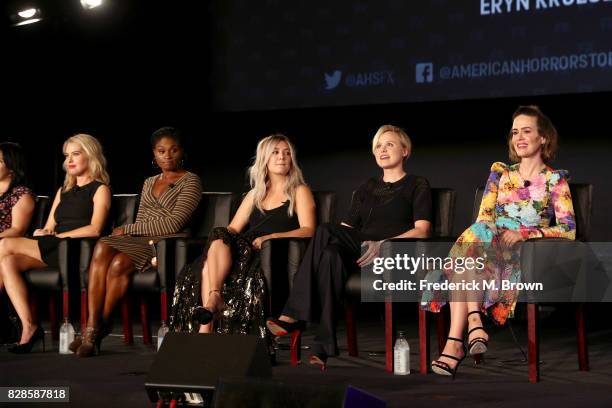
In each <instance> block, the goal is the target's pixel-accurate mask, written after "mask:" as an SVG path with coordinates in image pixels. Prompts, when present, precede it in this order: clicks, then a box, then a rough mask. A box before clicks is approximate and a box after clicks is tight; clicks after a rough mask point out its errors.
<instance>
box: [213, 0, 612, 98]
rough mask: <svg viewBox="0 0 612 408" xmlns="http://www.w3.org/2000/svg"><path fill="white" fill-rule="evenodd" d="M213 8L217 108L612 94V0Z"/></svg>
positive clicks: (246, 1) (396, 0) (235, 2)
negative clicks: (587, 93)
mask: <svg viewBox="0 0 612 408" xmlns="http://www.w3.org/2000/svg"><path fill="white" fill-rule="evenodd" d="M212 5H213V8H212V10H213V20H212V21H211V27H212V40H213V41H212V44H213V56H214V58H213V84H214V85H213V86H214V91H215V92H214V98H213V102H214V106H215V108H216V109H219V110H250V109H262V108H263V109H279V108H293V107H306V106H330V105H355V104H372V103H389V102H412V101H426V100H447V99H465V98H489V97H503V96H519V95H546V94H559V93H574V92H589V91H602V90H612V75H611V74H612V47H611V46H610V41H609V38H610V36H611V34H612V17H611V16H612V2H606V1H598V0H589V1H587V0H564V1H557V0H552V1H551V0H504V1H502V0H464V1H456V0H431V1H403V0H378V1H346V0H345V1H298V2H291V6H290V7H289V6H287V4H286V2H283V1H280V0H267V1H251V0H231V1H228V0H219V1H213V2H212Z"/></svg>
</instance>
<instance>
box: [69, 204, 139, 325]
mask: <svg viewBox="0 0 612 408" xmlns="http://www.w3.org/2000/svg"><path fill="white" fill-rule="evenodd" d="M139 199H140V196H139V195H138V194H113V197H112V202H111V208H110V214H109V217H108V221H107V225H106V227H105V228H104V230H105V234H107V233H110V232H111V231H112V230H113V228H116V227H120V226H122V225H125V224H131V223H133V222H134V221H135V220H136V213H137V211H138V202H139ZM80 241H81V247H80V255H79V277H80V287H81V330H82V331H83V332H85V328H86V327H87V285H88V281H89V264H90V263H91V258H92V256H93V250H94V247H95V246H96V243H97V242H98V239H97V238H83V239H81V240H80Z"/></svg>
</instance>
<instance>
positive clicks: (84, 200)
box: [0, 134, 111, 354]
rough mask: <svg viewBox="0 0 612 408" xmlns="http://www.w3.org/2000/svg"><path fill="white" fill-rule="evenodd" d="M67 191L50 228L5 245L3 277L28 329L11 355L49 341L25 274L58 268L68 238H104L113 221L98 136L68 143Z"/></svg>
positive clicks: (0, 261) (0, 248)
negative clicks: (34, 312)
mask: <svg viewBox="0 0 612 408" xmlns="http://www.w3.org/2000/svg"><path fill="white" fill-rule="evenodd" d="M63 151H64V156H65V160H64V169H65V171H66V178H65V180H64V185H63V186H62V187H61V188H60V189H59V190H58V191H57V194H56V195H55V199H54V200H53V205H52V206H51V211H50V213H49V218H48V219H47V223H46V224H45V226H44V228H42V229H38V230H36V231H34V237H33V238H4V239H2V240H1V241H0V274H1V275H2V280H3V282H4V286H5V288H6V293H7V294H8V296H9V298H10V299H11V302H12V303H13V306H14V307H15V310H16V311H17V315H18V316H19V319H20V320H21V324H22V327H23V330H22V333H21V339H20V341H19V344H17V345H15V346H13V347H12V348H10V349H9V351H11V352H13V353H17V354H23V353H29V352H30V351H31V350H32V347H33V345H34V344H35V343H36V342H37V341H39V340H43V339H44V334H45V332H44V330H43V329H42V327H40V326H39V325H38V324H37V323H35V322H34V321H33V320H32V314H31V312H30V307H29V304H28V290H27V287H26V284H25V281H24V280H23V277H22V276H21V273H22V272H24V271H27V270H29V269H36V268H44V267H48V266H49V267H57V266H58V253H57V248H58V245H59V243H60V241H61V239H63V238H96V237H99V236H100V234H101V232H102V230H103V228H104V225H105V223H106V218H107V216H108V211H109V208H110V203H111V193H110V189H109V187H108V183H109V177H108V173H107V172H106V159H105V158H104V155H103V153H102V146H100V143H99V142H98V140H96V139H95V138H94V137H93V136H90V135H86V134H78V135H75V136H72V137H70V138H69V139H68V140H66V142H64V147H63Z"/></svg>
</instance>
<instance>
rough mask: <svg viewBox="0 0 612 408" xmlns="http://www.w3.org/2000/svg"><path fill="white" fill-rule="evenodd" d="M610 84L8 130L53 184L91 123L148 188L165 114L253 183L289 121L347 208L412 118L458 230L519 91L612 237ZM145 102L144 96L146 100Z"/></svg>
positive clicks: (225, 186) (314, 173) (419, 158)
mask: <svg viewBox="0 0 612 408" xmlns="http://www.w3.org/2000/svg"><path fill="white" fill-rule="evenodd" d="M611 96H612V95H610V94H607V93H604V94H584V95H574V96H551V97H540V98H516V99H496V100H489V101H456V102H446V103H441V102H438V103H419V104H403V105H379V106H377V107H371V106H370V107H368V106H362V107H350V108H349V107H347V108H321V109H301V110H285V111H265V112H248V113H247V112H242V113H223V114H222V113H216V114H210V113H209V114H205V113H198V112H197V111H196V110H193V109H192V108H190V107H189V106H188V104H180V105H178V106H176V107H173V108H170V107H168V109H167V111H165V112H163V113H161V112H158V113H157V114H156V115H153V116H149V115H148V114H147V113H146V112H145V113H136V114H132V113H129V114H128V113H126V112H122V111H121V110H115V109H112V108H109V109H108V110H105V111H104V112H94V113H91V112H90V113H86V112H82V111H78V110H77V111H76V112H77V114H76V115H75V116H74V117H70V116H66V117H62V116H58V117H55V118H45V119H44V120H41V121H34V122H32V123H25V124H24V123H15V122H14V121H12V120H10V119H9V120H8V121H7V123H9V124H10V129H11V130H10V132H9V134H10V137H8V138H9V139H12V140H17V141H20V142H22V143H23V144H24V145H25V146H26V148H27V150H28V153H29V155H30V159H31V164H32V170H33V175H34V179H35V182H36V187H37V190H38V192H40V193H49V192H51V191H52V188H55V187H56V186H57V185H58V184H59V182H60V181H61V177H62V176H63V174H62V171H61V167H60V166H61V143H62V141H63V140H64V139H65V137H67V136H68V135H70V134H73V133H75V132H80V131H84V132H89V133H91V134H93V135H95V136H97V137H99V138H100V140H101V141H102V143H103V144H104V147H105V150H106V153H107V156H108V159H109V168H110V171H111V177H112V186H113V190H114V191H115V192H119V193H126V192H139V190H140V187H141V184H142V180H143V179H144V178H145V177H147V176H150V175H152V174H153V169H152V167H151V158H152V155H151V152H150V146H149V140H148V139H149V135H150V133H151V132H152V131H153V130H154V129H155V128H156V127H159V126H163V125H173V126H177V127H179V128H182V129H183V131H184V133H185V135H186V136H187V153H188V166H189V167H190V168H191V169H192V170H193V171H195V172H197V173H198V174H200V175H201V177H202V179H203V182H204V188H205V189H206V190H208V191H244V190H246V188H247V184H246V168H247V166H248V165H249V164H250V163H251V160H252V158H253V155H254V152H255V145H256V143H257V141H258V140H259V139H260V138H261V137H263V136H266V135H268V134H270V133H272V132H277V131H280V132H284V133H286V134H287V135H289V136H290V137H291V138H292V139H293V140H294V142H295V144H296V146H297V149H298V159H299V162H300V164H301V166H302V168H303V170H304V174H305V177H306V180H307V182H308V183H309V184H310V185H311V187H312V188H313V189H315V190H336V191H337V192H338V194H339V214H340V215H342V214H344V211H345V209H346V207H347V206H348V204H349V199H350V194H351V191H352V190H353V189H354V188H356V187H357V186H358V185H359V184H360V183H361V182H363V181H365V180H366V179H367V178H368V177H371V176H378V175H380V174H381V172H380V170H379V169H378V168H377V166H376V164H375V161H374V159H373V157H372V155H371V151H370V143H371V138H372V136H373V135H374V133H375V131H376V129H377V128H378V126H379V125H381V124H383V123H393V124H396V125H399V126H402V127H404V128H405V129H406V130H407V131H408V134H409V135H410V136H411V137H412V139H413V142H414V152H413V156H412V157H411V158H410V160H409V161H408V162H407V165H406V169H407V171H408V172H411V173H415V174H419V175H422V176H425V177H427V178H428V179H429V180H430V182H431V185H432V186H433V187H450V188H454V189H456V190H457V192H458V197H457V198H458V202H457V213H456V222H455V232H456V233H459V232H461V231H462V230H463V229H464V228H465V227H467V225H468V224H469V222H470V216H471V208H472V203H473V193H474V190H475V188H476V186H478V185H481V184H483V183H484V182H485V181H486V178H487V176H488V172H489V167H490V165H491V163H492V162H494V161H506V162H507V147H506V134H507V131H508V130H509V128H510V125H511V118H510V116H511V114H512V112H513V111H514V109H515V108H516V107H517V106H518V105H519V104H521V103H532V102H535V103H538V104H540V105H541V106H542V109H543V110H544V111H545V112H546V113H547V114H549V115H550V117H551V118H552V120H553V121H554V123H555V124H556V126H557V127H558V130H559V133H560V135H561V149H560V152H559V154H558V157H557V159H556V160H555V161H554V162H553V163H552V166H553V167H557V168H564V169H568V170H569V171H570V174H571V176H572V181H575V182H588V183H593V184H594V186H595V192H594V213H593V239H595V240H609V239H612V234H611V233H610V231H612V219H610V217H609V216H608V211H609V209H610V208H612V192H611V191H610V187H611V183H610V179H609V177H610V176H609V175H610V170H611V166H610V157H611V156H612V142H610V140H609V139H608V134H607V128H608V126H609V125H608V121H609V118H608V117H607V116H605V115H601V114H599V113H597V112H598V111H599V110H600V107H601V106H606V105H607V104H608V101H609V100H610V97H611ZM145 103H146V102H144V101H143V104H145Z"/></svg>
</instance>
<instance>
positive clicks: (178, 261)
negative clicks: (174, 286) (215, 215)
mask: <svg viewBox="0 0 612 408" xmlns="http://www.w3.org/2000/svg"><path fill="white" fill-rule="evenodd" d="M206 244H208V238H176V247H175V250H176V254H175V260H174V273H175V275H178V274H179V273H180V272H181V270H182V269H183V267H184V266H185V265H186V264H187V263H188V262H191V261H193V260H194V259H195V258H197V257H198V256H199V255H201V254H202V252H203V251H204V248H205V247H206ZM196 254H197V255H196Z"/></svg>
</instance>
